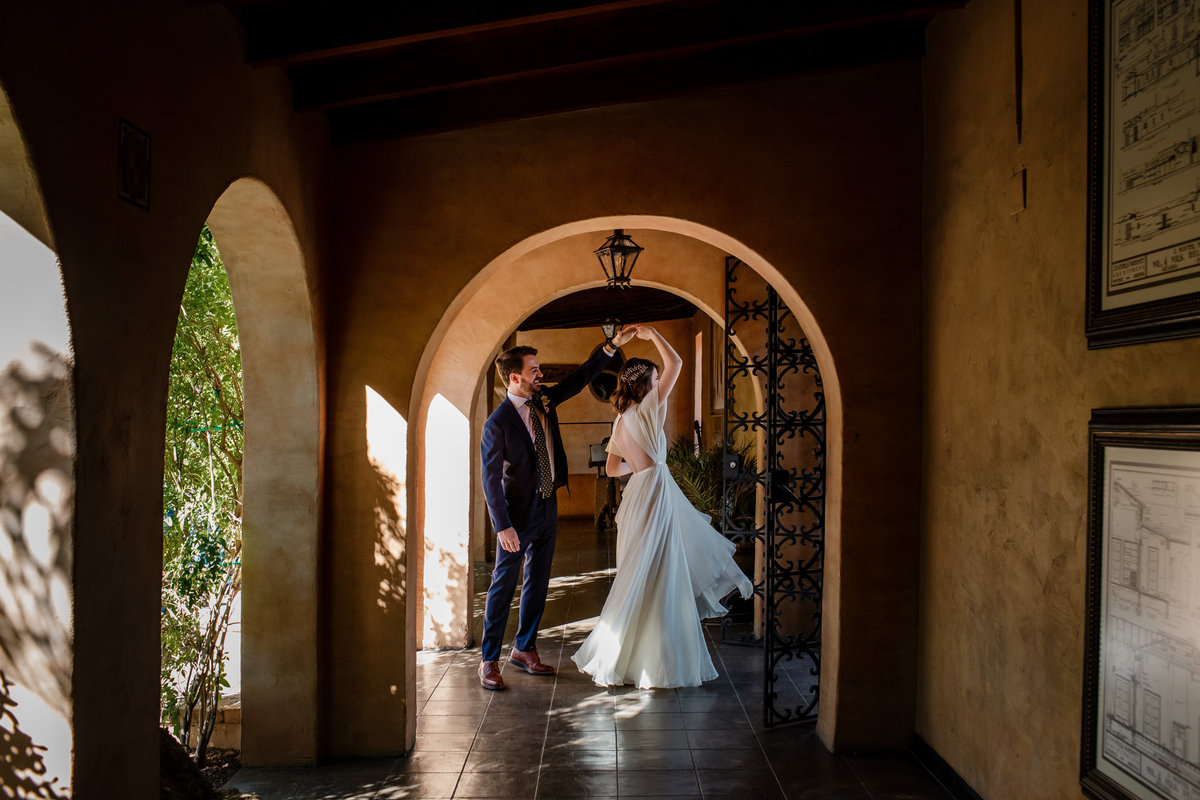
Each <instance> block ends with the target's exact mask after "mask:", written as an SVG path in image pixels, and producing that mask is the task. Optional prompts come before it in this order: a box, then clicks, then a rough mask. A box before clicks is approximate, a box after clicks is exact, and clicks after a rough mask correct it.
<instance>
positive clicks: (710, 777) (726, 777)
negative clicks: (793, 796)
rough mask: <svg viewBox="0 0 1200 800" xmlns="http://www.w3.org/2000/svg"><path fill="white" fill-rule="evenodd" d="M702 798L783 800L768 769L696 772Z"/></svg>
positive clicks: (706, 770)
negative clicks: (733, 796)
mask: <svg viewBox="0 0 1200 800" xmlns="http://www.w3.org/2000/svg"><path fill="white" fill-rule="evenodd" d="M696 775H697V777H698V778H699V779H700V790H701V791H702V792H703V793H704V796H705V797H707V796H709V795H715V794H736V795H739V796H740V797H742V798H743V800H784V797H785V795H784V793H783V789H782V788H780V786H779V782H778V781H777V780H776V779H775V774H774V773H773V772H771V770H769V769H702V770H697V771H696Z"/></svg>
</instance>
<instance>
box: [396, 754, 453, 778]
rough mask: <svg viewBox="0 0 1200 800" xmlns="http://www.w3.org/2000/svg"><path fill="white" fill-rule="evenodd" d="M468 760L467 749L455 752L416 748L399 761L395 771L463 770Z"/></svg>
mask: <svg viewBox="0 0 1200 800" xmlns="http://www.w3.org/2000/svg"><path fill="white" fill-rule="evenodd" d="M466 760H467V753H466V751H465V750H459V751H453V752H437V751H432V750H430V751H426V752H420V751H418V750H414V751H413V752H412V753H410V754H409V756H408V757H407V758H402V759H400V761H399V762H397V764H396V767H395V770H394V772H395V773H397V774H399V773H403V774H409V773H417V772H462V768H463V763H464V762H465V761H466Z"/></svg>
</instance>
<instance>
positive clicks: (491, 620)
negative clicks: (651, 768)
mask: <svg viewBox="0 0 1200 800" xmlns="http://www.w3.org/2000/svg"><path fill="white" fill-rule="evenodd" d="M633 333H634V328H633V327H630V328H627V329H626V330H623V331H621V332H620V333H619V334H617V335H616V336H615V337H614V338H613V340H612V342H611V344H610V343H607V342H606V343H605V345H604V348H603V349H602V350H599V351H597V352H596V354H595V355H594V356H592V357H591V358H589V359H588V360H587V361H585V362H584V363H583V364H582V365H581V366H580V367H579V368H578V369H576V370H575V371H574V372H572V373H571V374H570V375H568V376H567V377H566V378H564V379H563V380H562V381H560V382H559V383H558V384H556V385H555V386H551V387H549V388H546V389H544V390H543V389H542V371H541V369H540V368H539V367H538V359H537V350H535V349H534V348H532V347H514V348H512V349H511V350H506V351H504V352H503V353H501V354H500V357H499V358H497V359H496V370H497V371H498V372H499V373H500V379H501V380H502V381H504V384H505V386H506V387H507V388H508V397H507V398H505V400H504V401H503V402H501V403H500V405H499V406H498V407H497V408H496V410H495V411H493V412H492V415H491V416H490V417H488V420H487V422H485V423H484V425H483V441H482V443H481V445H480V451H481V453H482V456H483V494H484V497H485V498H486V500H487V506H488V513H489V514H490V515H491V518H492V527H493V528H494V529H495V531H496V568H495V570H494V571H493V572H492V585H491V587H490V588H489V589H488V593H487V605H486V607H485V609H484V615H483V648H482V659H483V660H482V663H480V665H479V683H480V685H482V686H483V688H485V689H491V690H496V689H503V688H504V679H503V678H502V677H501V676H500V663H499V662H500V650H501V645H502V644H503V641H504V629H505V627H506V626H507V625H508V608H509V605H510V604H511V603H512V596H513V593H514V592H515V591H516V587H517V576H518V574H519V573H520V571H521V561H522V559H524V561H525V584H524V586H523V587H522V589H521V607H520V608H521V611H520V620H519V623H518V627H517V637H516V641H515V642H514V643H513V650H512V653H511V654H510V655H509V661H510V662H512V663H513V664H515V665H516V666H517V667H520V668H521V669H523V670H525V671H526V672H528V673H529V674H531V675H553V674H554V667H552V666H550V665H549V664H543V663H542V662H541V660H540V659H539V658H538V653H537V633H538V625H539V623H540V622H541V620H542V611H543V610H544V609H545V607H546V590H547V589H548V587H549V585H550V561H551V559H552V558H553V557H554V541H555V537H556V536H557V534H558V501H557V498H556V496H555V493H556V492H557V491H558V487H560V486H566V485H567V454H566V451H564V450H563V445H562V437H561V436H560V435H559V432H558V404H559V403H561V402H563V401H564V400H569V399H570V398H572V397H574V396H575V395H577V394H579V393H580V392H581V391H583V388H584V387H585V386H587V385H588V384H589V383H591V382H592V381H593V380H595V378H596V376H597V375H599V374H600V373H601V372H602V371H603V369H604V366H605V365H606V364H607V363H608V361H609V359H610V358H612V357H613V355H615V354H616V350H615V349H614V348H615V347H619V346H620V345H621V344H622V343H623V342H626V341H628V340H629V339H630V338H632V336H633Z"/></svg>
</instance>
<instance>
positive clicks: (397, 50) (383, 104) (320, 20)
mask: <svg viewBox="0 0 1200 800" xmlns="http://www.w3.org/2000/svg"><path fill="white" fill-rule="evenodd" d="M196 1H197V2H204V0H196ZM220 2H221V4H222V5H224V6H226V7H227V8H228V9H229V10H230V11H231V12H232V13H233V14H234V15H235V16H236V17H237V18H238V19H239V21H240V22H241V24H242V26H243V28H244V29H245V31H246V37H247V60H248V61H249V63H250V64H251V65H253V66H256V67H279V68H282V69H283V70H284V71H285V72H286V73H287V75H288V77H289V79H290V81H291V84H292V87H293V99H294V103H295V107H296V109H297V110H300V111H309V110H317V111H321V112H323V113H325V114H326V115H327V116H328V118H329V121H330V125H331V131H332V135H333V139H334V142H335V143H342V142H349V141H355V140H361V139H365V138H378V137H391V136H406V135H414V134H422V133H431V132H436V131H445V130H451V129H455V128H464V127H472V126H476V125H480V124H484V123H487V122H494V121H500V120H510V119H519V118H523V117H529V116H539V115H543V114H552V113H556V112H561V111H569V110H576V109H582V108H592V107H596V106H601V105H607V104H612V103H618V102H625V101H632V100H645V99H650V98H654V97H661V96H664V95H670V94H677V93H679V92H683V91H687V90H689V89H696V88H700V87H704V86H713V85H718V84H723V83H730V82H738V81H751V80H758V79H763V78H770V77H774V76H778V75H786V74H793V73H798V72H804V71H810V70H818V69H829V68H837V67H844V66H852V65H858V64H868V63H876V62H881V61H889V60H896V59H911V58H919V57H920V56H921V55H922V53H923V46H924V32H925V26H926V25H927V24H928V22H929V20H930V19H931V18H932V17H933V16H934V15H935V14H937V13H938V12H940V11H944V10H948V9H954V8H961V7H962V6H963V5H965V0H960V2H932V1H931V0H925V1H924V2H919V1H917V0H835V1H834V2H823V3H817V2H811V1H810V0H610V2H584V0H561V2H551V0H504V1H503V2H501V1H500V0H490V2H480V1H479V0H466V1H465V2H442V3H429V4H420V5H418V4H414V3H411V2H403V1H401V2H379V0H358V1H357V2H355V1H354V0H220Z"/></svg>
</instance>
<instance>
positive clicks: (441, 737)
mask: <svg viewBox="0 0 1200 800" xmlns="http://www.w3.org/2000/svg"><path fill="white" fill-rule="evenodd" d="M474 741H475V733H474V732H471V733H418V734H417V743H416V745H414V746H413V752H416V753H438V752H453V751H455V750H462V751H463V752H466V751H467V750H470V749H471V743H472V742H474Z"/></svg>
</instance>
